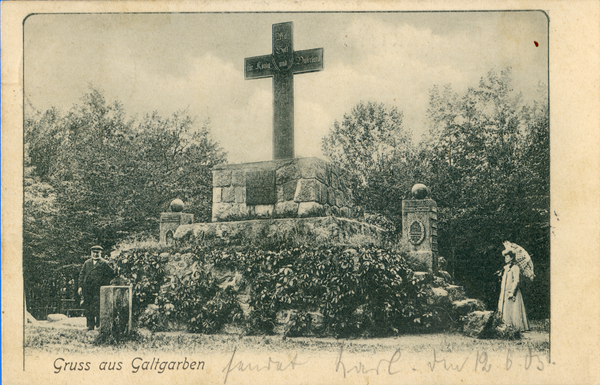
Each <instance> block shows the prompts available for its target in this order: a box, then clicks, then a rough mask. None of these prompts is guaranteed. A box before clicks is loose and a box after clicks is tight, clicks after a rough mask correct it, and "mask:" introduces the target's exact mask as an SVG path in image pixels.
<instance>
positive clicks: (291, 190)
mask: <svg viewBox="0 0 600 385" xmlns="http://www.w3.org/2000/svg"><path fill="white" fill-rule="evenodd" d="M297 187H298V182H297V181H295V180H294V181H291V182H287V183H284V185H283V200H284V201H291V200H294V196H295V195H296V189H297Z"/></svg>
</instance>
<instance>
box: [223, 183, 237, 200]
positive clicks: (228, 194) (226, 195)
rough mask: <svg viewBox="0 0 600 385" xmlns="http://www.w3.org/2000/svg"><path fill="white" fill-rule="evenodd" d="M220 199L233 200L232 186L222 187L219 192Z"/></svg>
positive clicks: (233, 191)
mask: <svg viewBox="0 0 600 385" xmlns="http://www.w3.org/2000/svg"><path fill="white" fill-rule="evenodd" d="M221 199H222V201H223V202H224V203H233V202H235V190H234V187H223V191H222V192H221Z"/></svg>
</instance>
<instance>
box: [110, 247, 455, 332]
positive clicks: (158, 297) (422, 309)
mask: <svg viewBox="0 0 600 385" xmlns="http://www.w3.org/2000/svg"><path fill="white" fill-rule="evenodd" d="M264 246H265V245H263V247H257V246H251V245H247V246H239V245H238V246H221V247H219V248H214V247H212V246H200V247H197V248H196V249H194V250H191V254H192V256H193V257H192V259H193V263H192V264H191V266H188V267H187V268H186V271H185V273H184V274H180V275H177V274H173V275H171V277H170V278H169V279H168V280H165V272H164V267H165V266H164V265H165V264H164V259H166V257H160V256H159V255H158V251H154V252H136V253H129V254H127V253H124V254H125V255H126V256H125V257H124V258H123V259H122V260H120V261H119V264H118V265H119V266H122V267H123V268H122V270H123V271H124V270H125V267H127V268H128V269H129V270H128V271H129V273H130V276H131V277H132V278H133V279H134V282H135V285H134V298H137V301H136V304H137V306H143V308H142V309H141V311H138V314H140V313H142V312H143V314H142V316H141V318H140V325H143V326H146V327H148V328H149V329H151V330H154V331H159V330H167V329H172V328H178V327H184V328H186V329H187V330H189V331H193V332H200V333H207V334H210V333H216V332H218V331H219V330H221V329H222V327H223V326H224V325H225V324H228V323H232V322H238V323H239V322H241V321H242V320H243V319H244V317H243V312H242V310H241V305H240V303H239V300H238V298H239V297H240V295H242V294H244V295H247V296H248V297H249V303H248V305H249V306H250V309H249V313H248V314H247V318H246V319H245V321H246V323H245V331H246V333H249V334H274V333H275V331H276V328H277V326H278V325H279V324H280V323H281V320H278V316H280V315H281V314H283V313H286V312H287V313H289V314H290V317H289V318H288V319H287V323H286V325H285V328H284V334H285V335H289V336H299V335H332V336H336V337H353V336H365V337H378V336H387V335H395V334H400V333H406V332H414V331H437V330H441V329H444V328H446V327H448V326H449V325H451V323H452V320H451V319H450V318H449V314H450V313H451V305H450V302H449V301H448V300H447V299H446V301H441V300H439V299H436V297H435V296H434V295H433V293H432V291H431V289H430V287H431V285H432V283H433V276H431V275H415V274H413V272H412V271H411V269H410V268H409V267H408V265H407V264H406V261H405V250H404V248H402V247H396V248H382V247H379V246H377V245H363V246H356V245H353V246H348V245H343V244H335V245H333V244H329V245H320V246H298V247H290V246H286V245H285V244H271V245H269V246H268V247H264ZM134 261H137V263H140V264H142V265H143V266H135V267H134V266H131V265H130V264H131V263H133V262H134ZM153 269H155V271H154V274H150V273H149V270H153ZM134 274H135V276H134ZM226 276H228V277H232V276H236V277H239V280H240V281H241V282H237V279H236V280H234V281H235V282H234V283H230V284H224V279H225V278H223V277H226ZM149 304H153V305H154V306H151V307H150V308H148V309H146V307H147V306H148V305H149ZM134 306H136V305H135V304H134ZM315 314H318V315H319V318H321V317H320V315H322V320H321V319H320V320H319V321H320V322H318V323H317V322H314V321H315V320H314V315H315Z"/></svg>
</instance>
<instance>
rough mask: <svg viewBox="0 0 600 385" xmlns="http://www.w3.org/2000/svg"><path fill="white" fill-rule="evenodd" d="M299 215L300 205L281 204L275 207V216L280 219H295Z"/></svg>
mask: <svg viewBox="0 0 600 385" xmlns="http://www.w3.org/2000/svg"><path fill="white" fill-rule="evenodd" d="M297 214H298V203H296V202H294V201H285V202H279V203H277V204H276V205H275V215H277V216H280V217H295V216H296V215H297Z"/></svg>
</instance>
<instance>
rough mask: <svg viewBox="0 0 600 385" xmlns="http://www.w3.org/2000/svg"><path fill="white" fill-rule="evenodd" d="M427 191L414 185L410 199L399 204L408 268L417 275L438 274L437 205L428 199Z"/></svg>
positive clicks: (419, 185)
mask: <svg viewBox="0 0 600 385" xmlns="http://www.w3.org/2000/svg"><path fill="white" fill-rule="evenodd" d="M428 193H429V192H428V190H427V187H426V186H425V185H423V184H416V185H415V186H414V187H413V188H412V198H413V199H405V200H403V201H402V238H403V239H405V240H406V241H407V243H408V244H409V245H410V253H409V260H408V261H407V262H408V264H409V266H410V267H411V268H412V269H414V270H416V271H428V272H435V271H437V268H438V266H437V262H438V244H437V204H436V203H435V201H434V200H433V199H429V198H427V195H428Z"/></svg>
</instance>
